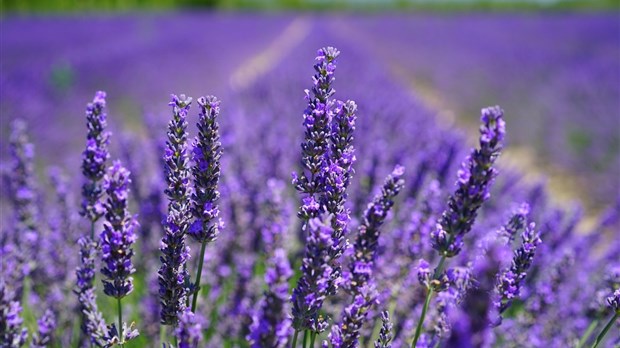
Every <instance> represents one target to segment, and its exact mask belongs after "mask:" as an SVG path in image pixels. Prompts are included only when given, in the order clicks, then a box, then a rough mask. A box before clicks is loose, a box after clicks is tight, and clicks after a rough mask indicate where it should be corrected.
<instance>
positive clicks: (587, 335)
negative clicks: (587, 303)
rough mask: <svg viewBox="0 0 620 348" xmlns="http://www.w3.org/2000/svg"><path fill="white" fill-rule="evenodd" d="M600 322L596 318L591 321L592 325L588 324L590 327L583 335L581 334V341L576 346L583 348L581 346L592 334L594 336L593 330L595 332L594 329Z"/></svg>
mask: <svg viewBox="0 0 620 348" xmlns="http://www.w3.org/2000/svg"><path fill="white" fill-rule="evenodd" d="M599 322H600V320H599V319H594V320H593V321H592V322H591V323H590V326H588V328H587V329H586V332H585V333H584V334H583V336H581V339H580V340H579V343H577V347H576V348H581V347H583V345H584V344H586V342H587V341H588V339H589V338H590V336H592V332H594V329H596V327H597V326H598V324H599Z"/></svg>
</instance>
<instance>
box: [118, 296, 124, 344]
mask: <svg viewBox="0 0 620 348" xmlns="http://www.w3.org/2000/svg"><path fill="white" fill-rule="evenodd" d="M117 302H118V336H119V337H118V339H119V341H120V345H121V347H125V339H124V337H123V306H122V305H121V299H120V298H118V299H117Z"/></svg>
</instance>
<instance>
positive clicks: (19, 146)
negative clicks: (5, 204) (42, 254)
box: [10, 119, 39, 296]
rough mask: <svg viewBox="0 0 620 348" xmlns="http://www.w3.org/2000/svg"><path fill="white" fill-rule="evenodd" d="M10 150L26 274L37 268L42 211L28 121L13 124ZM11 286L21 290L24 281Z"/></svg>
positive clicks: (16, 237)
mask: <svg viewBox="0 0 620 348" xmlns="http://www.w3.org/2000/svg"><path fill="white" fill-rule="evenodd" d="M10 151H11V157H12V159H13V165H12V172H11V182H10V186H11V191H12V195H11V196H12V200H13V202H12V203H13V206H14V208H15V213H16V214H15V215H16V216H15V219H16V226H15V233H14V234H13V237H14V240H13V242H14V243H15V244H16V246H17V248H18V249H19V250H20V251H21V252H20V254H19V255H18V256H17V257H19V258H21V261H22V262H23V263H24V264H25V265H26V268H25V272H24V274H28V272H30V270H31V269H32V268H33V267H36V260H37V258H38V253H37V251H36V250H37V248H38V245H39V244H38V240H37V239H38V237H39V231H38V230H39V228H38V226H37V219H38V218H39V210H38V208H37V203H36V195H35V189H34V186H35V184H34V180H35V178H34V146H33V145H32V143H30V141H29V139H28V135H27V133H26V123H25V122H24V121H22V120H20V119H17V120H15V121H14V122H13V124H12V130H11V137H10ZM22 254H23V255H22ZM11 285H13V286H15V288H16V289H21V284H11ZM16 295H17V296H21V294H20V291H17V293H16Z"/></svg>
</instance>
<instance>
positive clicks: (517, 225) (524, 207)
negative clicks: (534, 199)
mask: <svg viewBox="0 0 620 348" xmlns="http://www.w3.org/2000/svg"><path fill="white" fill-rule="evenodd" d="M529 213H530V206H529V205H528V204H527V203H523V204H521V206H520V207H519V208H518V209H516V210H515V211H514V212H513V214H512V216H511V217H510V219H509V220H508V222H507V223H506V224H505V225H504V226H502V227H501V228H500V229H499V231H497V233H498V234H499V235H500V236H501V237H503V238H505V239H506V242H507V243H512V241H514V239H515V236H516V234H517V233H518V232H519V231H520V230H522V229H523V228H524V227H525V225H526V223H527V217H528V215H529Z"/></svg>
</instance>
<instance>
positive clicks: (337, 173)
mask: <svg viewBox="0 0 620 348" xmlns="http://www.w3.org/2000/svg"><path fill="white" fill-rule="evenodd" d="M339 54H340V52H339V51H338V50H337V49H335V48H333V47H325V48H321V49H319V51H318V54H317V57H316V63H315V65H314V70H315V75H314V77H313V87H312V94H310V91H308V90H306V100H307V102H308V106H307V108H306V110H305V111H304V122H303V125H304V128H305V138H304V141H303V142H302V145H301V148H302V166H303V168H304V171H303V172H302V173H301V174H300V175H299V176H298V175H297V174H296V173H293V185H294V186H295V188H296V189H297V191H299V192H300V193H301V194H302V201H303V204H302V206H301V207H300V209H299V213H298V216H299V218H300V219H301V220H302V229H303V230H304V231H305V232H306V233H307V240H306V250H305V254H304V258H303V261H302V276H301V278H300V279H299V280H298V282H297V286H296V287H295V288H294V290H293V294H292V302H293V309H292V315H293V328H294V330H295V333H294V336H293V346H295V345H296V343H297V337H298V335H299V332H301V331H304V337H305V339H304V341H305V340H306V339H307V336H308V335H310V346H312V345H313V344H314V340H315V339H316V336H317V334H319V333H321V332H323V331H324V330H325V329H326V327H327V323H326V322H325V321H324V318H323V317H322V316H321V315H320V313H319V312H320V310H321V307H322V305H323V302H324V301H325V299H326V298H327V297H328V296H332V295H335V294H336V291H337V289H338V280H339V278H340V276H341V266H340V263H339V258H340V256H341V255H342V252H343V250H344V246H345V240H344V235H345V231H346V227H347V224H348V222H349V212H348V211H347V209H346V208H345V202H346V198H347V194H346V189H347V187H348V186H349V183H350V181H351V175H352V173H353V169H352V165H353V163H354V161H355V156H354V148H353V145H352V141H353V131H354V130H355V118H356V116H355V112H356V110H357V106H356V104H355V103H354V102H352V101H347V102H346V103H342V102H340V101H336V100H334V99H332V98H331V97H332V96H333V94H334V93H335V90H334V89H333V87H332V84H333V82H334V80H335V77H334V73H335V69H336V63H337V61H336V59H337V57H338V56H339Z"/></svg>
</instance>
